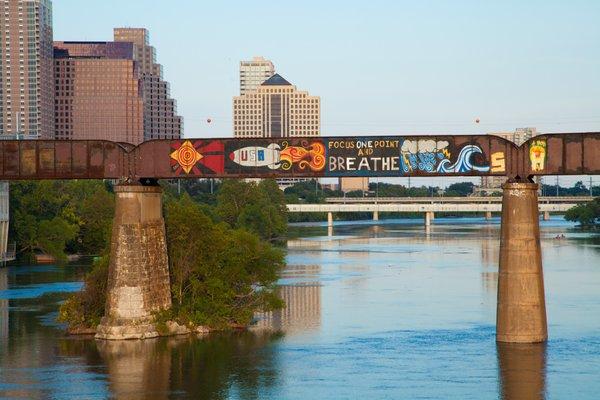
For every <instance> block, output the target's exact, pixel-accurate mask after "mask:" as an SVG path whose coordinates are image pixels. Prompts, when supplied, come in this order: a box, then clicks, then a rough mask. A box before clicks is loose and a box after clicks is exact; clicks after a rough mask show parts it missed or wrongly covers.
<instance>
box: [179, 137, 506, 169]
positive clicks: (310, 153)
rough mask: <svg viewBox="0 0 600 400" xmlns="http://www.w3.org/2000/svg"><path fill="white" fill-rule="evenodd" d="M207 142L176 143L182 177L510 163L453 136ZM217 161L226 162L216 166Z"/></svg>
mask: <svg viewBox="0 0 600 400" xmlns="http://www.w3.org/2000/svg"><path fill="white" fill-rule="evenodd" d="M248 141H249V142H250V143H248ZM217 143H219V144H217ZM248 144H250V145H248ZM207 146H209V145H206V144H204V143H203V142H202V141H196V142H195V143H194V144H192V143H191V142H190V141H189V140H186V141H179V142H174V143H172V144H171V148H172V149H174V150H175V151H173V152H171V154H170V157H171V166H172V168H173V171H174V172H175V173H176V174H178V175H181V174H194V175H207V174H208V175H210V174H211V172H212V173H220V172H222V171H223V172H225V173H228V174H231V175H238V174H242V175H244V174H248V173H257V174H261V173H262V174H277V175H284V176H285V175H286V174H302V173H307V172H310V173H316V174H319V175H320V176H345V175H353V176H379V175H382V174H384V175H389V176H404V175H411V174H437V175H445V174H457V173H461V174H469V173H473V174H477V173H503V172H505V164H504V163H503V162H501V161H503V160H504V159H505V152H504V151H497V152H495V153H493V155H492V157H491V158H490V157H488V155H487V153H486V152H485V151H484V150H483V149H482V146H481V145H479V144H476V143H469V142H467V143H464V144H461V145H458V146H456V145H454V143H451V142H450V141H448V140H435V139H421V140H412V139H404V138H395V137H383V138H382V137H374V138H373V137H362V138H339V139H337V138H328V139H317V138H313V139H306V138H304V139H288V140H276V141H274V140H272V139H254V140H244V141H236V140H233V141H232V140H222V141H213V142H211V144H210V146H212V147H211V148H210V149H211V150H212V151H213V152H212V153H210V154H209V152H208V148H209V147H207ZM487 147H489V145H488V146H487ZM219 150H220V151H221V153H220V154H218V151H219ZM208 157H211V159H212V160H213V163H212V164H208V163H207V158H208ZM217 160H219V161H220V162H222V164H221V165H218V164H215V163H218V161H217ZM494 160H495V164H494V168H493V170H492V164H493V162H494ZM209 165H212V167H211V166H209ZM202 166H206V167H208V170H206V169H204V168H202Z"/></svg>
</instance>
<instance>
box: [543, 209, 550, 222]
mask: <svg viewBox="0 0 600 400" xmlns="http://www.w3.org/2000/svg"><path fill="white" fill-rule="evenodd" d="M548 220H550V211H544V221H548Z"/></svg>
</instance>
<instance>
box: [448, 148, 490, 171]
mask: <svg viewBox="0 0 600 400" xmlns="http://www.w3.org/2000/svg"><path fill="white" fill-rule="evenodd" d="M477 153H479V154H483V151H482V150H481V148H479V147H478V146H475V145H472V144H470V145H466V146H465V147H463V148H462V149H461V150H460V153H459V154H458V158H457V160H456V162H455V163H454V164H453V165H450V160H449V159H445V160H442V161H440V163H439V164H438V166H437V172H440V173H446V174H447V173H452V172H469V171H479V172H488V171H489V170H490V166H489V165H473V163H472V162H471V157H472V156H473V155H474V154H477Z"/></svg>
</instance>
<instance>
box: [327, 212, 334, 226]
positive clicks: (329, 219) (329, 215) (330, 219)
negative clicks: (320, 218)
mask: <svg viewBox="0 0 600 400" xmlns="http://www.w3.org/2000/svg"><path fill="white" fill-rule="evenodd" d="M327 227H333V213H332V212H328V213H327Z"/></svg>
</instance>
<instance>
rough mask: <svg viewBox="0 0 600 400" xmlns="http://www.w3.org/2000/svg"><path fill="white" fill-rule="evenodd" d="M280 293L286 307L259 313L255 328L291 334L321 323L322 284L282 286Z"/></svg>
mask: <svg viewBox="0 0 600 400" xmlns="http://www.w3.org/2000/svg"><path fill="white" fill-rule="evenodd" d="M278 293H279V295H280V296H281V298H282V299H283V301H284V302H285V308H284V309H281V310H276V311H271V312H268V313H260V314H258V315H257V316H256V319H257V322H256V325H255V328H257V329H260V328H268V329H272V330H275V331H283V332H285V333H286V334H288V335H291V334H295V333H306V332H309V331H312V330H315V329H317V328H318V327H319V326H320V325H321V285H320V284H305V285H293V286H292V285H290V286H281V287H280V288H278Z"/></svg>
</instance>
